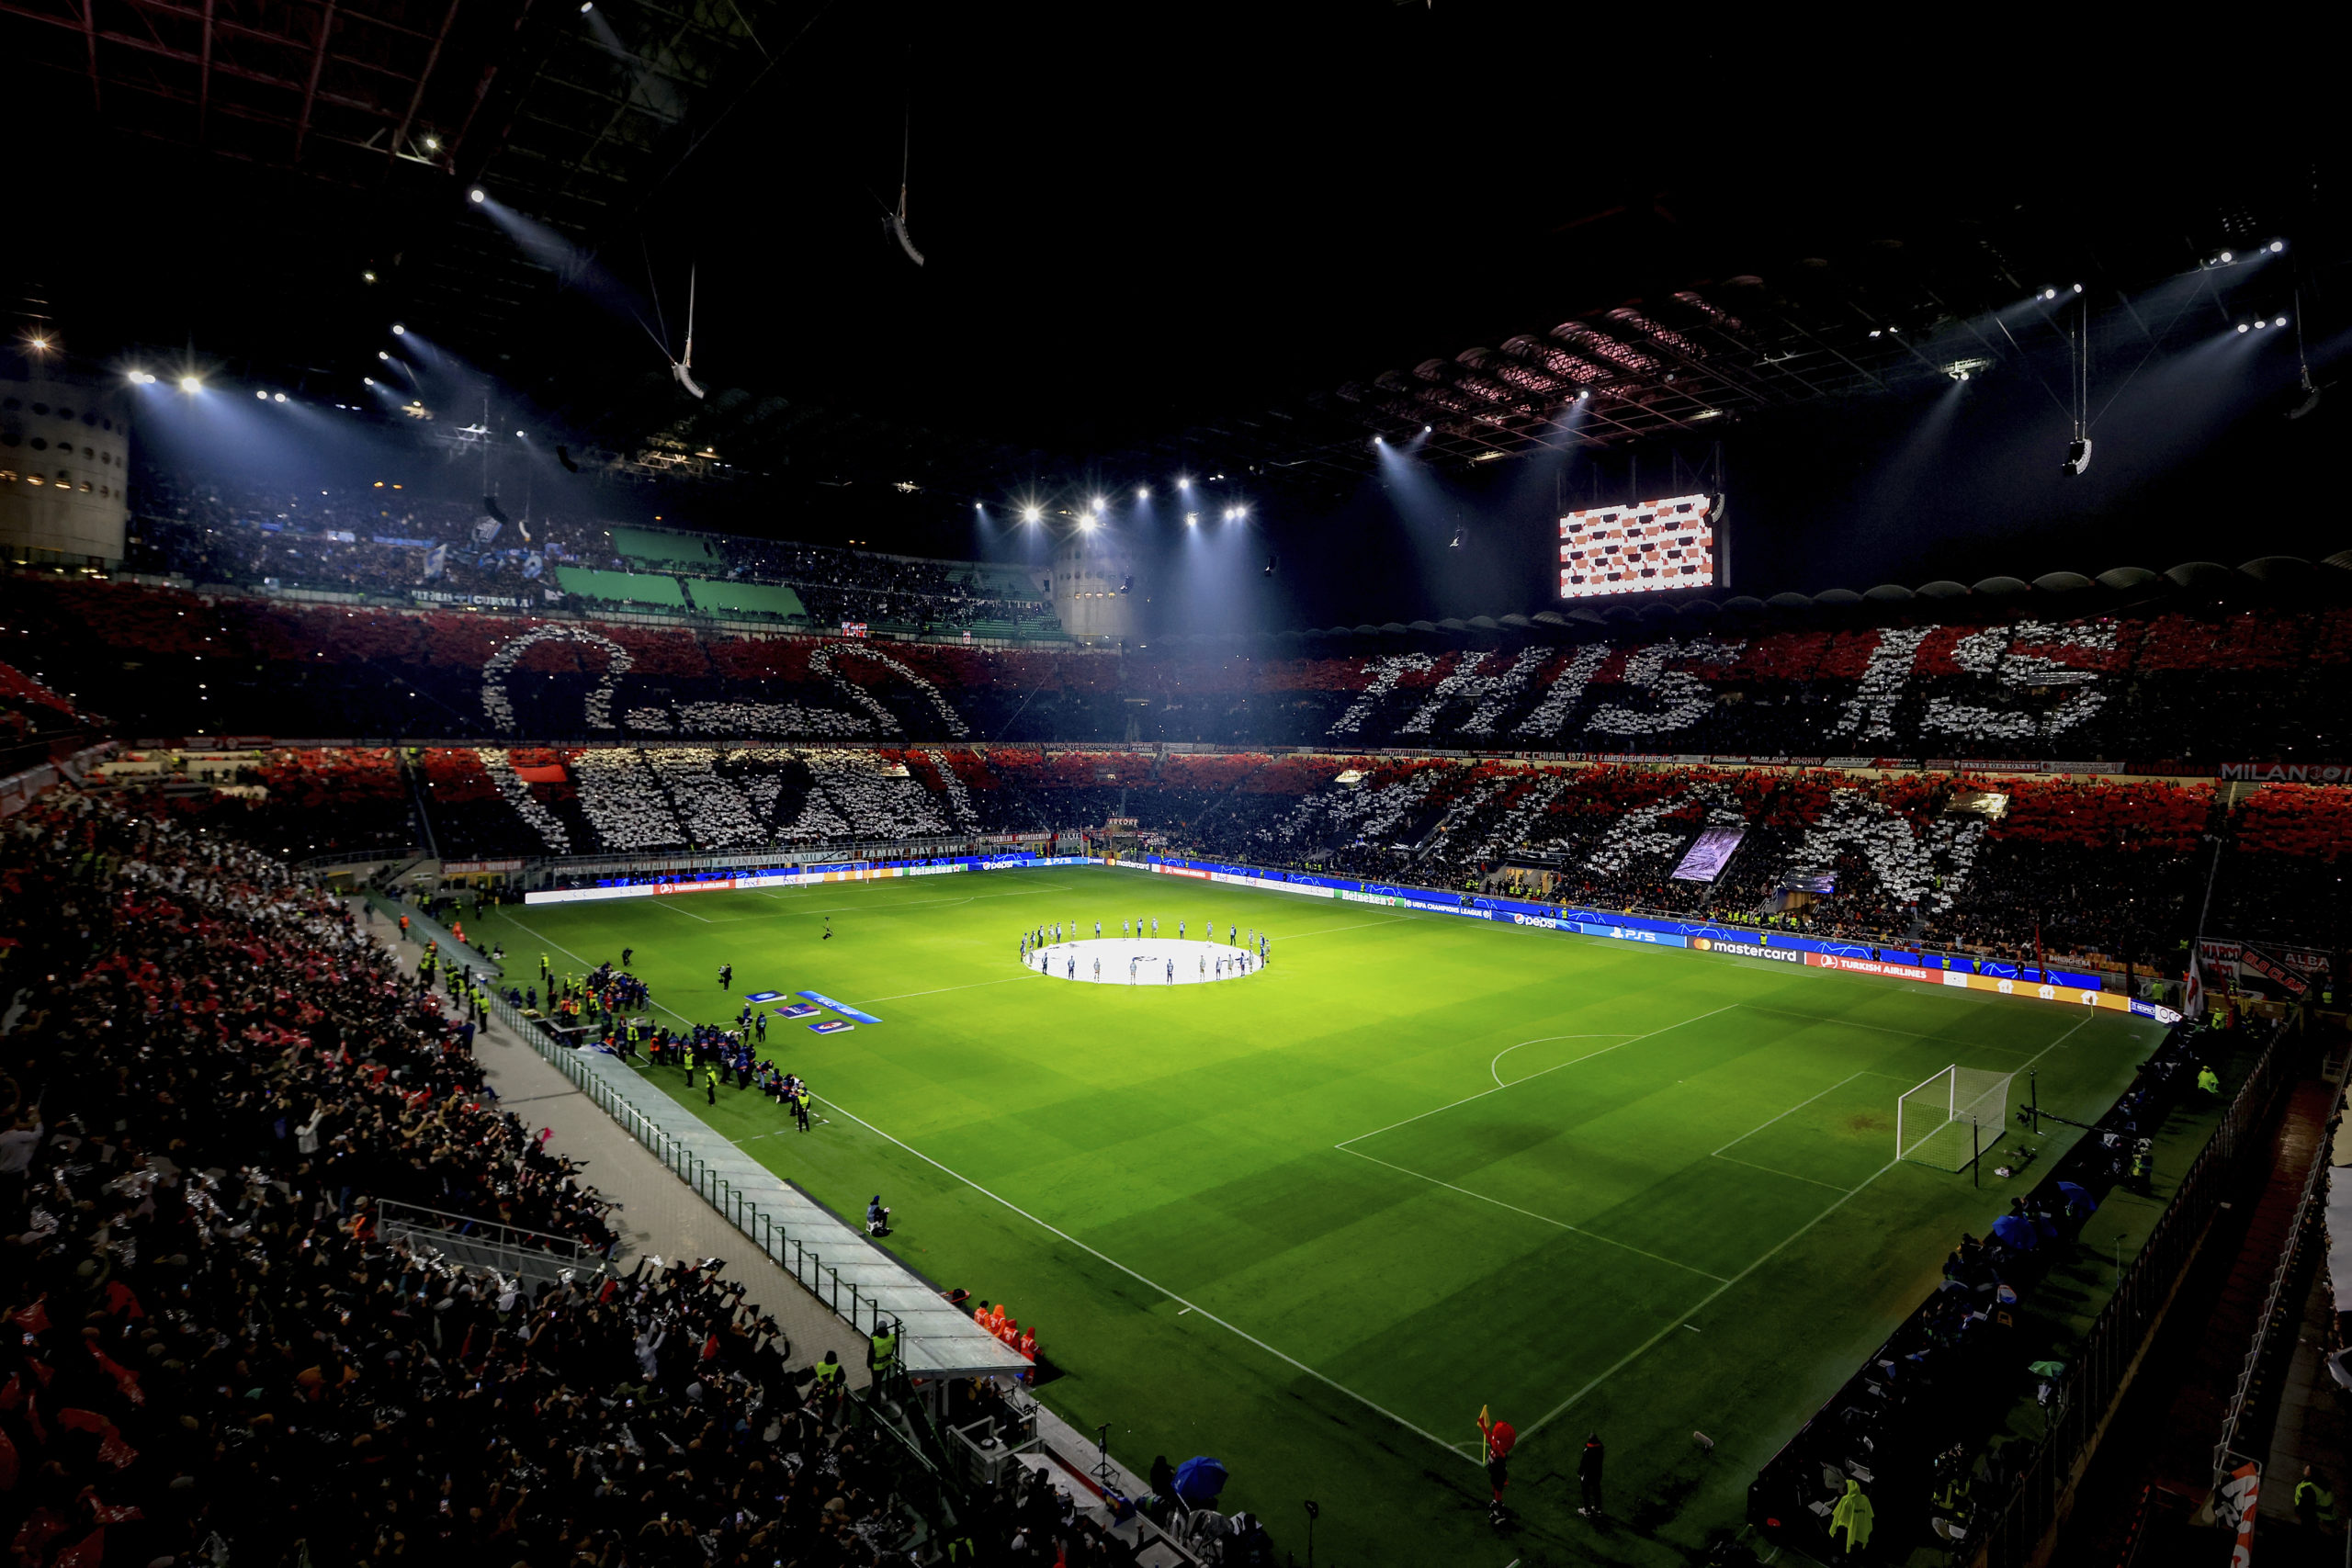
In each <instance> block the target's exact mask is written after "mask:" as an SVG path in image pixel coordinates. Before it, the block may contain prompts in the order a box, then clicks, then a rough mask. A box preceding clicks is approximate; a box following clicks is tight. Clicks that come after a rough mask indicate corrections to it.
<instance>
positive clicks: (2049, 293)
mask: <svg viewBox="0 0 2352 1568" xmlns="http://www.w3.org/2000/svg"><path fill="white" fill-rule="evenodd" d="M2041 297H2042V298H2043V299H2057V298H2058V290H2056V289H2055V288H2045V289H2043V290H2042V291H2041Z"/></svg>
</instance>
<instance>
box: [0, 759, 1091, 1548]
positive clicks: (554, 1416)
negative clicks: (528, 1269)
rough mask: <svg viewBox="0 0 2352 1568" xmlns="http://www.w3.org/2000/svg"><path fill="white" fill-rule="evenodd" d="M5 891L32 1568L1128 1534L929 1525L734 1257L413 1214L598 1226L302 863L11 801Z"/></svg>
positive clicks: (1068, 1541) (450, 1019) (8, 1170)
mask: <svg viewBox="0 0 2352 1568" xmlns="http://www.w3.org/2000/svg"><path fill="white" fill-rule="evenodd" d="M0 882H5V885H6V887H7V889H8V894H9V896H8V897H7V899H6V902H5V905H0V997H5V998H7V1004H6V1022H5V1032H0V1067H5V1075H6V1076H5V1077H4V1078H0V1112H4V1113H5V1115H6V1138H5V1142H0V1153H5V1155H6V1156H7V1157H6V1159H5V1160H0V1235H5V1240H0V1248H5V1256H6V1260H7V1266H6V1269H5V1270H0V1279H5V1281H6V1282H5V1284H0V1309H5V1311H6V1314H7V1316H8V1318H9V1325H10V1327H11V1329H12V1330H13V1331H14V1332H12V1334H11V1336H10V1341H9V1345H8V1348H7V1350H6V1368H5V1378H4V1379H0V1496H5V1497H6V1510H7V1516H8V1518H9V1520H10V1525H9V1531H8V1533H9V1537H10V1540H11V1541H12V1547H13V1551H14V1553H15V1557H16V1561H17V1562H18V1563H19V1564H20V1568H110V1565H112V1564H114V1563H118V1562H130V1563H141V1562H144V1563H162V1564H166V1565H169V1564H175V1563H189V1562H212V1563H218V1562H228V1561H232V1560H234V1561H241V1562H268V1563H288V1564H291V1563H300V1562H326V1561H336V1562H363V1563H381V1562H397V1561H402V1560H417V1561H422V1560H424V1559H427V1558H436V1559H437V1558H447V1559H449V1560H452V1561H456V1562H468V1563H482V1564H487V1565H492V1568H496V1565H500V1564H506V1563H513V1562H552V1563H568V1564H574V1565H580V1568H617V1565H618V1564H622V1563H627V1562H646V1563H655V1564H670V1565H686V1564H691V1565H693V1568H705V1565H707V1564H712V1563H718V1564H743V1565H752V1568H774V1565H775V1564H777V1563H797V1564H809V1565H812V1568H813V1565H818V1564H824V1565H828V1568H832V1565H844V1564H882V1563H888V1562H910V1561H913V1560H914V1559H913V1557H912V1556H910V1552H912V1551H921V1553H922V1556H923V1558H924V1560H926V1561H936V1560H939V1558H940V1556H941V1554H942V1551H943V1548H944V1546H945V1545H947V1544H948V1543H950V1542H953V1543H955V1544H956V1550H957V1551H960V1552H962V1553H963V1555H961V1556H951V1557H950V1558H949V1559H948V1560H951V1561H972V1560H975V1554H976V1553H977V1552H978V1551H980V1550H981V1549H983V1548H985V1549H986V1551H987V1552H988V1553H989V1558H990V1560H993V1561H1003V1562H1069V1563H1108V1562H1118V1561H1122V1560H1124V1559H1123V1557H1122V1551H1123V1549H1122V1548H1121V1547H1120V1546H1119V1544H1118V1542H1116V1541H1115V1540H1112V1539H1111V1538H1108V1537H1106V1536H1104V1535H1103V1534H1102V1533H1101V1532H1099V1531H1098V1530H1096V1529H1095V1528H1094V1527H1093V1526H1092V1525H1091V1523H1089V1522H1087V1521H1086V1520H1085V1519H1083V1518H1081V1517H1078V1516H1077V1514H1076V1513H1075V1510H1073V1509H1072V1508H1071V1507H1070V1506H1069V1503H1068V1500H1067V1498H1066V1496H1064V1495H1062V1494H1060V1493H1058V1492H1057V1491H1055V1490H1054V1489H1053V1488H1050V1487H1042V1488H1041V1487H1038V1486H1036V1485H1035V1484H1034V1483H1024V1484H1023V1485H1022V1486H1019V1487H1016V1488H1010V1489H1008V1490H1007V1491H1005V1492H1003V1493H1001V1494H992V1495H987V1496H984V1497H981V1498H979V1499H978V1501H977V1503H976V1504H974V1505H972V1506H967V1510H966V1512H965V1514H964V1516H963V1517H962V1518H961V1520H960V1522H955V1523H950V1520H949V1517H948V1516H945V1515H938V1514H937V1513H936V1511H935V1510H934V1517H922V1516H921V1515H919V1513H918V1511H917V1510H916V1509H915V1508H914V1507H913V1506H911V1502H910V1497H909V1496H908V1495H907V1494H906V1493H905V1491H904V1489H903V1487H902V1481H903V1479H904V1473H905V1472H904V1461H901V1460H897V1459H894V1458H893V1451H894V1450H892V1449H891V1447H890V1445H889V1444H888V1443H887V1442H884V1441H881V1440H879V1438H878V1436H877V1435H876V1433H874V1432H873V1431H872V1430H871V1429H870V1428H869V1427H865V1425H864V1424H863V1416H862V1411H861V1408H860V1407H859V1406H858V1405H857V1404H856V1403H855V1402H854V1400H853V1399H852V1398H851V1397H850V1396H849V1395H848V1393H847V1392H846V1388H845V1383H844V1381H843V1380H842V1378H841V1376H840V1375H839V1369H838V1367H837V1366H836V1367H834V1368H832V1369H830V1370H828V1369H824V1368H821V1367H820V1369H818V1370H817V1371H814V1372H813V1374H812V1373H809V1372H803V1373H799V1374H796V1373H794V1372H792V1371H789V1370H788V1369H787V1362H788V1360H789V1358H790V1347H789V1345H788V1344H786V1342H785V1341H784V1339H783V1338H782V1337H781V1336H780V1335H779V1333H778V1331H777V1329H776V1327H775V1324H774V1323H773V1321H772V1320H770V1319H768V1318H767V1317H765V1316H764V1315H763V1314H762V1313H761V1312H760V1311H759V1309H758V1308H757V1307H756V1306H755V1305H753V1304H752V1303H748V1302H747V1301H746V1300H745V1299H744V1294H745V1292H743V1290H742V1288H741V1286H739V1285H735V1284H732V1283H730V1282H729V1281H728V1280H726V1279H725V1276H724V1266H723V1264H720V1263H718V1262H717V1261H716V1260H704V1261H702V1262H698V1263H697V1262H691V1261H683V1260H682V1261H679V1262H674V1263H671V1264H668V1265H666V1266H665V1265H662V1263H661V1262H660V1260H658V1259H639V1261H638V1262H637V1263H636V1265H635V1266H634V1268H632V1269H628V1271H626V1272H624V1273H622V1274H619V1275H616V1276H610V1277H605V1276H586V1275H581V1276H573V1277H569V1278H565V1279H563V1280H560V1281H550V1282H548V1283H546V1284H544V1285H541V1286H539V1287H537V1288H526V1286H524V1285H523V1284H521V1283H520V1282H518V1281H515V1280H505V1279H503V1278H500V1277H497V1276H495V1275H486V1274H469V1273H467V1272H464V1271H461V1270H459V1269H457V1268H455V1267H454V1266H451V1265H448V1264H447V1263H445V1262H443V1261H441V1260H439V1259H438V1258H434V1257H430V1256H425V1255H422V1254H419V1253H417V1252H415V1251H413V1250H410V1249H408V1248H406V1247H400V1246H395V1245H392V1244H391V1243H390V1242H388V1241H387V1240H386V1239H385V1237H384V1236H383V1235H381V1234H379V1230H378V1227H377V1225H376V1223H375V1217H374V1215H375V1208H376V1205H377V1203H379V1201H383V1200H386V1199H390V1198H394V1197H397V1198H400V1199H401V1200H404V1201H411V1202H416V1203H425V1204H430V1205H432V1206H434V1207H435V1208H437V1209H440V1210H443V1211H445V1212H447V1213H450V1214H453V1215H458V1216H467V1217H470V1218H472V1219H476V1220H481V1221H490V1220H497V1221H500V1222H503V1223H505V1224H514V1225H520V1226H525V1227H529V1228H535V1229H538V1230H541V1231H545V1232H548V1233H549V1234H552V1235H560V1236H566V1237H571V1238H576V1239H577V1240H579V1241H581V1242H582V1243H584V1244H587V1245H589V1246H591V1247H609V1246H610V1245H611V1242H612V1233H611V1231H610V1230H609V1229H608V1228H607V1227H606V1225H605V1213H607V1212H608V1211H607V1207H606V1205H605V1203H604V1202H603V1201H602V1200H600V1199H599V1198H598V1197H597V1195H596V1193H595V1191H594V1189H593V1188H590V1187H585V1186H583V1185H582V1184H581V1183H580V1182H579V1181H578V1179H577V1174H576V1172H575V1171H574V1170H573V1169H572V1168H571V1167H570V1166H569V1164H568V1162H566V1161H565V1160H564V1159H563V1158H562V1156H560V1155H557V1154H554V1153H551V1152H549V1151H548V1150H546V1149H545V1148H544V1147H542V1146H541V1145H539V1144H538V1142H537V1140H536V1139H534V1138H532V1137H531V1136H530V1135H528V1133H527V1130H526V1128H525V1126H524V1124H523V1123H522V1122H521V1121H520V1120H519V1119H518V1118H516V1117H515V1116H514V1115H512V1114H511V1113H506V1112H503V1111H501V1110H500V1109H499V1107H498V1105H497V1103H496V1101H495V1098H494V1096H492V1094H491V1093H490V1092H489V1091H488V1090H487V1089H486V1088H485V1086H484V1083H483V1079H482V1075H481V1070H480V1068H479V1066H477V1065H476V1064H475V1062H474V1061H473V1059H472V1056H471V1054H470V1051H469V1043H470V1040H471V1029H470V1027H469V1026H468V1025H467V1024H466V1023H464V1022H462V1021H459V1019H458V1018H457V1017H455V1016H453V1015H450V1014H447V1013H445V1012H443V1011H442V1010H441V1007H440V1005H439V999H438V998H436V996H435V993H434V991H433V988H432V987H430V985H421V984H418V983H417V982H416V981H415V980H414V979H413V978H412V977H410V976H404V975H402V974H401V973H398V972H397V971H396V970H395V968H394V967H393V965H392V963H391V959H390V955H389V954H388V953H386V952H385V951H384V950H383V949H381V948H380V947H379V946H377V945H375V944H374V943H372V942H370V941H369V940H368V938H367V936H366V935H365V934H364V933H363V932H362V931H360V930H358V929H357V928H356V924H355V922H354V920H353V919H352V917H351V915H350V914H349V912H348V910H347V909H346V908H345V906H343V905H342V904H341V903H340V902H338V901H337V900H335V899H334V898H333V897H330V896H327V895H325V894H322V893H320V892H317V891H314V890H312V889H311V888H308V887H306V886H304V885H303V884H302V883H301V882H300V880H298V879H297V878H296V877H295V876H294V875H293V874H292V873H290V872H289V871H288V869H287V868H286V867H285V865H284V864H283V863H279V862H277V861H275V860H273V859H271V858H269V857H267V856H266V855H264V854H262V853H260V852H255V851H253V850H250V849H247V848H244V847H243V846H240V845H238V844H235V843H233V842H232V841H231V840H226V839H223V838H221V837H219V836H217V835H214V834H211V833H209V832H207V831H205V830H203V829H195V828H190V827H189V826H187V825H186V824H185V823H183V822H181V821H178V820H176V819H174V818H169V817H160V818H159V817H153V816H149V815H146V814H145V813H143V812H141V811H138V810H134V809H130V808H128V807H123V806H120V805H118V804H113V803H108V802H104V801H100V800H96V799H93V798H90V797H86V796H80V795H66V796H64V797H62V798H57V797H51V798H50V799H46V800H44V801H41V802H40V803H36V804H35V805H33V806H31V807H28V808H27V809H25V810H24V811H22V812H20V813H18V814H17V815H16V816H15V817H12V818H8V819H7V820H6V823H5V825H0ZM974 1397H975V1394H974V1393H973V1392H972V1391H967V1393H966V1396H965V1398H966V1401H967V1407H968V1410H980V1409H982V1408H983V1407H984V1406H986V1404H988V1399H987V1397H986V1394H985V1392H984V1391H983V1392H982V1393H980V1394H979V1396H978V1397H979V1404H978V1405H972V1404H970V1402H971V1401H972V1400H973V1398H974ZM966 1418H967V1419H968V1418H970V1416H969V1414H968V1413H967V1417H966ZM926 1497H929V1495H928V1494H926ZM931 1500H933V1501H935V1498H934V1499H931ZM926 1541H927V1544H926Z"/></svg>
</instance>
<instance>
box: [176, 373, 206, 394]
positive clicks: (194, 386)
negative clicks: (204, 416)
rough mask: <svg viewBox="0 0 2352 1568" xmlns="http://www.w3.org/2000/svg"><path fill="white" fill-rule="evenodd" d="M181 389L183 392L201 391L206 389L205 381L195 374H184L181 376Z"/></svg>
mask: <svg viewBox="0 0 2352 1568" xmlns="http://www.w3.org/2000/svg"><path fill="white" fill-rule="evenodd" d="M180 390H181V391H183V392H200V391H202V390H204V383H203V382H202V381H201V380H199V379H198V378H196V377H194V376H183V377H181V378H180Z"/></svg>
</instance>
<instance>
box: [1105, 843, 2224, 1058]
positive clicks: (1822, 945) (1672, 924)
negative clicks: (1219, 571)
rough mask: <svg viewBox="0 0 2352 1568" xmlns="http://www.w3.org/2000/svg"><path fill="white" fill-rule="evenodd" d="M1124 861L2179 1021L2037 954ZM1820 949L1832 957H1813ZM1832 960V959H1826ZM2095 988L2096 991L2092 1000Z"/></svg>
mask: <svg viewBox="0 0 2352 1568" xmlns="http://www.w3.org/2000/svg"><path fill="white" fill-rule="evenodd" d="M1119 863H1120V864H1122V865H1126V866H1131V867H1133V868H1134V869H1136V870H1138V871H1150V872H1154V873H1157V874H1159V875H1162V876H1186V877H1193V878H1197V879H1201V880H1205V881H1209V882H1218V883H1227V884H1230V885H1232V886H1238V887H1254V888H1257V889H1259V890H1260V891H1261V892H1267V893H1298V894H1305V895H1306V896H1308V897H1318V898H1336V899H1340V900H1343V901H1346V902H1349V903H1358V904H1375V905H1382V906H1385V907H1387V908H1400V909H1419V910H1422V911H1425V912H1427V913H1431V914H1443V915H1459V916H1464V917H1466V918H1468V919H1481V920H1507V921H1509V922H1510V923H1511V924H1513V925H1521V926H1533V927H1536V928H1537V929H1539V930H1544V931H1571V932H1574V933H1576V934H1577V935H1580V936H1595V937H1603V938H1606V939H1608V940H1610V941H1611V942H1645V943H1648V944H1650V945H1651V946H1655V947H1685V948H1694V949H1698V950H1700V951H1702V952H1716V953H1730V954H1733V955H1735V956H1737V957H1754V958H1765V959H1770V960H1772V961H1775V962H1778V963H1783V964H1813V965H1814V966H1815V967H1820V968H1837V969H1841V970H1845V971H1847V972H1849V973H1852V974H1864V975H1877V976H1883V977H1885V978H1890V979H1902V980H1917V981H1921V982H1924V983H1927V984H1930V985H1935V984H1941V985H1945V986H1951V987H1955V988H1965V989H1969V990H1981V991H1991V992H1993V993H1995V994H1996V995H1999V996H2023V997H2034V998H2041V999H2042V1000H2048V1001H2071V1002H2079V1003H2082V1004H2083V1005H2085V1006H2089V1007H2097V1008H2103V1009H2106V1010H2109V1011H2116V1012H2124V1011H2128V1012H2133V1013H2137V1014H2139V1015H2140V1016H2142V1017H2144V1018H2154V1019H2156V1020H2157V1021H2160V1022H2165V1023H2173V1022H2177V1021H2178V1017H2179V1015H2178V1014H2177V1013H2174V1012H2173V1011H2172V1010H2171V1009H2169V1008H2160V1007H2156V1006H2154V1005H2153V1004H2149V1003H2137V1004H2135V1003H2133V1002H2132V1001H2131V999H2130V998H2126V997H2123V996H2121V995H2109V993H2107V992H2106V991H2104V990H2103V989H2102V988H2101V986H2100V982H2099V978H2098V976H2096V975H2078V974H2070V973H2068V972H2066V971H2064V970H2062V969H2041V968H2036V967H2034V966H2032V965H2030V964H2004V963H2002V962H2000V961H1999V960H1997V959H1991V958H1972V957H1968V956H1965V955H1963V954H1958V953H1905V952H1900V951H1897V950H1895V949H1893V948H1884V947H1872V946H1871V945H1870V944H1869V943H1867V942H1836V941H1830V940H1827V939H1825V938H1820V937H1809V936H1799V935H1796V934H1795V933H1793V932H1787V931H1757V930H1753V929H1750V928H1747V927H1743V926H1724V925H1715V924H1712V923H1709V922H1705V921H1686V920H1669V919H1659V918H1656V917H1652V916H1645V915H1630V914H1617V913H1612V912H1611V911H1608V910H1601V909H1582V908H1577V907H1575V906H1573V905H1566V904H1540V903H1533V902H1530V901H1528V900H1525V899H1518V898H1495V897H1487V896H1485V895H1483V894H1481V895H1471V894H1466V893H1465V894H1453V895H1445V894H1440V893H1434V892H1431V891H1430V890H1429V889H1426V888H1418V887H1397V886H1388V885H1386V884H1382V883H1372V882H1357V881H1351V880H1349V879H1347V878H1342V877H1331V876H1320V875H1317V874H1313V873H1311V872H1304V871H1272V870H1267V869H1264V868H1261V867H1257V866H1249V865H1236V864H1230V863H1224V862H1218V861H1193V860H1182V859H1177V858H1174V857H1157V856H1145V857H1142V858H1140V859H1137V860H1132V861H1122V862H1119ZM1816 959H1820V960H1824V961H1825V962H1822V963H1818V964H1816V963H1815V960H1816ZM1828 961H1835V962H1828ZM2090 998H2099V999H2098V1000H2091V999H2090Z"/></svg>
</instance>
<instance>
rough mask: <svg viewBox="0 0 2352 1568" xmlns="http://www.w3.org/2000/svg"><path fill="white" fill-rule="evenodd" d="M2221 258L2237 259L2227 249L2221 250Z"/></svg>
mask: <svg viewBox="0 0 2352 1568" xmlns="http://www.w3.org/2000/svg"><path fill="white" fill-rule="evenodd" d="M2236 259H2237V257H2235V256H2234V255H2233V254H2230V253H2229V252H2228V251H2223V252H2222V260H2223V261H2235V260H2236Z"/></svg>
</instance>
